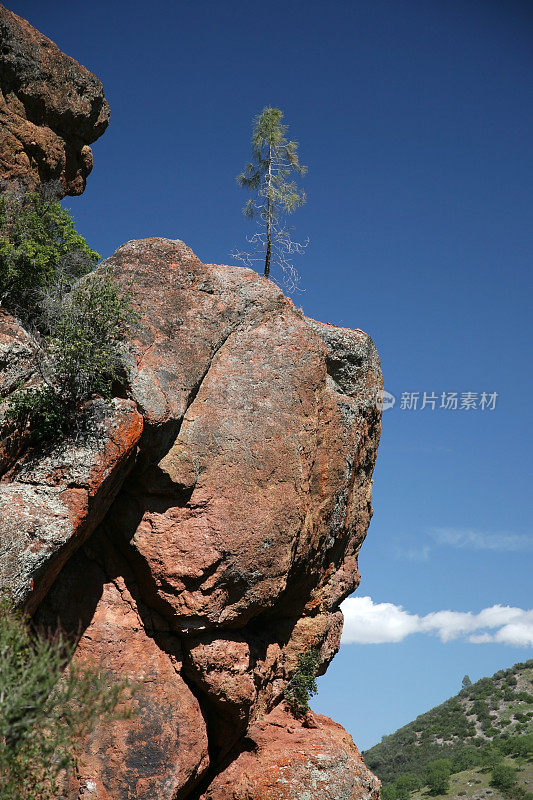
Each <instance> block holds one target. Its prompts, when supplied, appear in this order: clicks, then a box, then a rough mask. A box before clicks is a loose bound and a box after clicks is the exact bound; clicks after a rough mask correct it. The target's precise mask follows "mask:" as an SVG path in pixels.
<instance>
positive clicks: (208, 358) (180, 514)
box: [0, 239, 381, 800]
mask: <svg viewBox="0 0 533 800" xmlns="http://www.w3.org/2000/svg"><path fill="white" fill-rule="evenodd" d="M99 269H107V270H109V271H110V272H111V273H112V275H113V276H114V278H115V279H116V280H117V281H118V282H119V283H120V284H122V285H123V286H124V287H131V291H132V293H133V297H134V303H135V306H136V308H137V310H138V315H139V316H138V320H137V321H136V322H135V325H134V329H133V331H132V340H131V345H130V355H129V363H128V369H127V372H128V374H127V375H125V376H124V385H123V386H121V387H117V395H121V396H117V397H116V398H115V399H114V400H113V401H111V402H108V403H104V402H103V401H101V400H95V401H93V403H92V406H91V408H90V415H89V422H88V425H87V427H86V429H84V430H83V431H80V432H78V433H77V434H76V435H75V436H73V437H72V438H71V439H70V440H68V441H66V442H63V443H62V444H60V445H57V446H55V447H52V448H51V449H49V450H48V451H46V452H44V453H34V452H32V451H31V450H30V451H26V452H24V451H23V452H22V453H20V452H19V453H17V454H16V455H15V456H13V452H14V451H13V450H11V451H10V448H9V441H7V440H4V442H3V451H4V453H7V456H6V457H5V458H4V474H3V477H2V479H1V481H0V564H1V578H2V583H3V584H4V585H8V586H9V587H10V588H11V589H12V591H13V592H14V594H15V597H16V598H17V601H18V602H19V603H20V604H24V605H25V606H26V608H28V609H30V610H31V611H32V612H35V613H36V616H37V618H38V620H39V621H40V622H43V623H45V624H50V625H55V624H56V623H57V621H59V622H60V623H61V625H62V626H63V628H64V629H65V630H66V631H67V632H69V633H70V634H71V635H73V636H75V637H76V639H77V641H78V647H77V654H76V658H77V659H81V660H83V659H86V660H90V661H91V662H95V661H96V662H98V663H101V664H102V665H103V667H104V668H105V669H106V670H108V671H109V673H110V675H112V674H117V675H124V674H126V675H127V676H128V677H129V678H130V679H131V680H133V681H134V682H136V683H138V684H139V686H140V688H139V690H138V693H137V694H136V698H135V703H136V706H137V710H138V714H137V715H136V716H135V717H134V718H133V719H132V720H128V721H126V722H119V723H117V725H115V726H112V727H105V728H102V729H97V731H96V732H95V734H94V737H93V738H92V740H91V741H90V742H88V743H87V748H86V752H85V754H84V756H83V759H82V762H81V764H80V769H79V773H78V778H77V781H78V785H77V787H76V788H77V789H78V791H79V796H80V797H85V796H87V797H98V798H105V799H106V800H111V798H112V799H113V800H125V799H126V798H131V797H135V798H145V797H146V798H147V797H153V798H161V799H163V798H165V800H166V799H167V798H168V800H170V798H183V797H198V796H199V792H204V793H205V794H204V796H205V798H213V800H214V798H217V800H218V799H220V800H222V798H243V800H244V798H248V799H249V798H257V800H259V798H266V797H271V798H297V797H298V798H299V797H303V796H305V792H311V794H309V797H316V798H341V797H346V798H367V797H370V796H375V795H376V793H377V783H376V781H375V779H374V778H373V776H372V775H371V774H370V773H369V772H368V771H367V770H366V768H365V767H364V765H363V762H362V761H361V759H360V756H359V755H358V753H357V750H356V749H355V747H354V745H353V743H352V742H351V740H350V739H349V737H348V736H347V734H345V732H343V731H342V729H340V728H339V726H336V725H334V724H333V723H331V722H330V721H329V720H327V719H325V718H322V717H316V720H315V723H314V724H316V727H303V726H302V724H301V723H300V722H298V721H296V720H294V719H293V718H292V717H291V716H290V714H289V713H288V711H287V710H286V709H285V708H284V705H283V700H282V698H283V689H284V687H285V686H286V684H287V680H288V679H289V677H290V675H291V674H292V672H293V671H294V668H295V666H296V662H297V658H298V654H299V653H302V652H304V651H305V650H306V648H308V647H309V646H313V647H317V648H318V649H319V651H320V671H321V672H323V671H324V670H325V669H326V667H327V665H328V664H329V662H330V660H331V658H332V657H333V655H334V654H335V652H336V651H337V649H338V646H339V639H340V633H341V627H342V613H341V612H340V610H339V605H340V603H341V601H342V600H343V599H344V598H345V597H346V596H347V595H348V594H349V593H350V592H352V591H353V590H354V589H355V588H356V586H357V584H358V581H359V575H358V571H357V554H358V551H359V548H360V546H361V544H362V542H363V539H364V537H365V534H366V531H367V527H368V524H369V521H370V516H371V475H372V469H373V466H374V461H375V457H376V449H377V445H378V437H379V423H380V415H379V411H378V409H377V407H376V394H377V391H378V390H379V389H380V387H381V372H380V366H379V359H378V356H377V353H376V350H375V348H374V345H373V344H372V341H371V340H370V338H369V337H368V336H367V335H366V334H364V333H363V332H362V331H358V330H347V329H342V328H337V327H334V326H331V325H324V324H321V323H318V322H314V321H312V320H309V319H307V318H306V317H305V316H304V315H303V314H302V312H301V311H299V310H297V309H296V308H295V307H294V306H293V304H292V303H291V301H290V300H288V299H287V298H285V297H284V296H283V294H282V292H281V291H280V290H279V289H278V288H277V287H276V286H275V285H274V284H273V283H271V282H270V281H268V280H266V279H265V278H263V277H261V276H259V275H257V274H256V273H255V272H253V271H251V270H248V269H244V268H240V267H229V266H217V265H206V264H202V263H201V262H200V261H199V260H198V258H197V257H196V256H195V255H194V254H193V253H192V251H191V250H190V249H189V248H188V247H186V246H185V245H184V244H183V243H182V242H178V241H171V240H168V239H146V240H141V241H133V242H129V243H128V244H126V245H124V246H123V247H121V248H119V250H117V252H116V253H115V255H114V256H112V258H110V259H108V260H107V262H104V263H103V264H102V265H101V267H99ZM0 362H1V364H2V383H1V389H2V392H3V394H4V395H5V394H7V393H9V392H10V391H11V390H12V388H13V386H15V385H17V384H19V383H20V382H21V381H24V380H28V379H31V378H30V375H31V341H30V340H29V337H28V336H27V335H26V334H24V333H23V332H22V331H20V330H17V325H16V323H15V322H14V320H12V319H10V318H9V317H7V316H4V317H0ZM0 450H1V448H0ZM10 452H11V457H9V453H10ZM306 724H307V725H309V724H310V722H309V720H308V721H307V723H306ZM87 787H89V788H87ZM90 787H93V788H90Z"/></svg>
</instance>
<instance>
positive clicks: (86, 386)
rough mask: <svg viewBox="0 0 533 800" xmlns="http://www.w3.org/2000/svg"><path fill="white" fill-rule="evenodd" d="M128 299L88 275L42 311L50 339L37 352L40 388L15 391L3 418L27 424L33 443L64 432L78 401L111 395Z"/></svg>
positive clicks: (129, 313)
mask: <svg viewBox="0 0 533 800" xmlns="http://www.w3.org/2000/svg"><path fill="white" fill-rule="evenodd" d="M132 315H133V312H132V309H131V303H130V301H129V298H128V297H127V296H125V295H123V294H121V293H120V291H119V288H118V286H117V284H116V283H114V282H113V281H112V280H111V278H110V277H109V276H108V275H106V274H97V273H94V274H93V275H89V276H87V277H86V278H84V279H83V280H82V281H81V282H80V283H79V284H78V285H77V286H76V287H75V288H74V289H73V291H72V292H70V293H69V294H68V295H66V296H65V297H63V298H61V299H56V300H55V301H54V302H52V301H50V302H49V304H48V305H47V307H46V317H45V318H46V319H47V320H48V322H47V325H48V329H49V331H50V334H49V336H48V337H47V338H46V339H44V340H43V344H42V347H41V349H40V351H39V352H38V353H37V356H36V358H37V360H38V362H39V363H38V367H39V372H40V374H41V376H42V378H43V382H44V385H42V386H38V387H31V388H28V389H22V390H20V391H18V392H15V393H14V395H12V396H11V398H10V399H9V400H8V401H7V409H6V418H7V419H8V420H11V421H12V422H13V423H14V424H15V426H16V427H17V429H18V430H19V431H21V430H24V429H25V428H26V427H27V426H28V427H29V430H30V432H31V437H32V439H33V441H34V442H36V443H38V442H41V441H44V440H49V439H51V438H57V436H58V434H60V433H65V432H67V431H68V430H69V429H70V428H71V427H72V425H73V424H74V422H75V421H76V418H77V416H78V414H79V411H80V406H81V404H82V403H83V401H85V400H87V399H88V398H90V397H91V396H92V395H95V394H98V395H102V396H103V397H110V396H111V389H112V385H113V381H114V380H117V379H118V378H119V377H120V371H121V360H122V350H123V340H124V338H125V335H126V331H127V327H128V324H129V322H130V321H131V319H132Z"/></svg>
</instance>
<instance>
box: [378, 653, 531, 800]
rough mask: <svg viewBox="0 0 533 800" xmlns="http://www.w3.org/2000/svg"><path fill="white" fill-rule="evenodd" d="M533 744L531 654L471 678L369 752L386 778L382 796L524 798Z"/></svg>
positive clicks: (402, 798) (394, 799)
mask: <svg viewBox="0 0 533 800" xmlns="http://www.w3.org/2000/svg"><path fill="white" fill-rule="evenodd" d="M466 683H468V681H466ZM532 749H533V660H530V661H527V662H525V663H519V664H515V666H514V667H511V668H510V669H508V670H500V671H499V672H496V673H495V674H494V675H493V676H492V677H491V678H482V679H481V680H479V681H477V683H474V684H470V685H466V686H465V687H464V688H463V689H462V690H461V691H460V692H459V693H458V694H457V695H456V696H455V697H452V698H450V699H449V700H446V702H444V703H442V704H441V705H439V706H436V707H435V708H433V709H431V711H428V712H426V713H425V714H421V715H420V716H419V717H417V718H416V719H415V720H414V721H413V722H411V723H409V724H408V725H405V726H404V727H403V728H400V729H399V730H397V731H396V732H395V733H393V734H391V735H390V736H384V737H383V739H382V741H381V742H380V744H377V745H375V746H374V747H372V748H370V749H369V750H367V751H366V752H365V753H364V757H365V760H366V763H367V764H368V766H369V767H370V768H371V769H372V770H373V771H374V772H375V773H376V774H377V776H378V777H379V778H380V779H381V780H382V782H383V786H384V791H383V794H384V798H385V800H406V798H407V797H409V796H410V795H411V797H412V800H418V798H419V797H421V796H423V795H424V794H431V795H433V796H435V797H438V796H442V797H445V796H448V797H449V796H457V797H465V798H468V797H491V796H492V797H494V798H495V799H496V798H497V797H498V796H505V797H515V798H525V797H528V796H532V795H531V794H530V791H531V789H532V788H533V785H532V784H531V783H530V780H533V776H532V775H530V773H531V757H532ZM423 787H426V789H425V790H423V791H421V790H422V789H423Z"/></svg>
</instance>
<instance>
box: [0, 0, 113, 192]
mask: <svg viewBox="0 0 533 800" xmlns="http://www.w3.org/2000/svg"><path fill="white" fill-rule="evenodd" d="M108 123H109V106H108V104H107V101H106V99H105V96H104V90H103V87H102V84H101V83H100V81H99V80H98V78H96V77H95V76H94V75H93V74H92V73H91V72H89V70H87V69H85V67H82V66H81V65H80V64H78V63H77V62H76V61H74V59H72V58H69V56H66V55H65V54H64V53H62V52H61V50H60V49H59V48H58V47H57V45H55V44H54V43H53V42H51V41H50V39H47V38H46V36H43V35H42V33H39V31H37V30H35V28H33V27H32V26H31V25H30V24H29V23H28V22H26V20H25V19H22V18H21V17H18V16H17V15H16V14H13V13H12V12H11V11H8V10H7V9H6V8H4V6H2V5H0V175H1V177H2V178H3V179H4V180H5V181H8V182H17V183H22V184H24V185H25V186H26V187H27V188H29V189H34V188H35V187H37V186H38V185H39V184H40V183H44V182H49V181H59V182H60V184H61V187H62V191H63V194H69V195H78V194H81V193H82V192H83V190H84V188H85V181H86V178H87V175H88V174H89V173H90V171H91V169H92V164H93V158H92V152H91V148H90V146H89V145H90V144H92V142H94V141H96V139H98V137H99V136H101V135H102V133H103V132H104V131H105V129H106V128H107V125H108Z"/></svg>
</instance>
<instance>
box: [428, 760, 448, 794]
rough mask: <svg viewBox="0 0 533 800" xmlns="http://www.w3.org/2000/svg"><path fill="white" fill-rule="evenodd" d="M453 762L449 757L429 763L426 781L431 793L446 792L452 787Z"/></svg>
mask: <svg viewBox="0 0 533 800" xmlns="http://www.w3.org/2000/svg"><path fill="white" fill-rule="evenodd" d="M450 774H451V763H450V760H449V759H447V758H438V759H437V760H436V761H432V762H431V763H430V764H428V767H427V770H426V783H427V785H428V788H429V792H430V794H433V795H436V794H446V793H447V791H448V789H449V788H450Z"/></svg>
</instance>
